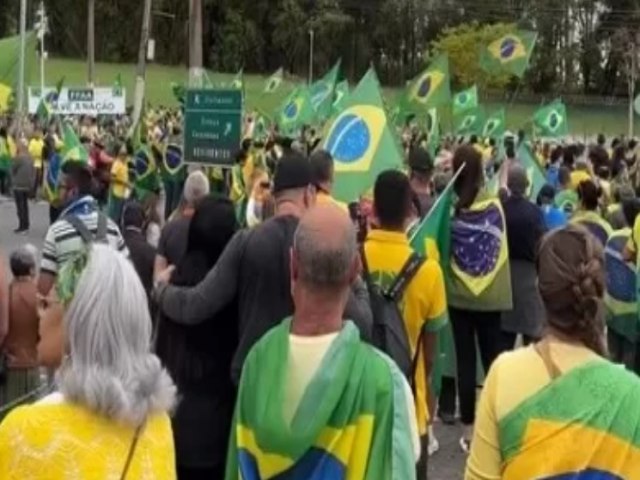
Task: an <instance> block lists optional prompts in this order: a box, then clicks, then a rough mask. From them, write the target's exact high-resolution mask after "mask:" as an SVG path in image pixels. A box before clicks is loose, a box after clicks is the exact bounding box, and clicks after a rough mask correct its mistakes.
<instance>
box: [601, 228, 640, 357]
mask: <svg viewBox="0 0 640 480" xmlns="http://www.w3.org/2000/svg"><path fill="white" fill-rule="evenodd" d="M630 236H631V229H630V228H624V229H622V230H617V231H615V232H613V233H612V234H611V236H610V237H609V239H608V240H607V244H606V246H605V249H604V270H605V275H606V280H607V281H606V286H607V289H606V292H605V296H604V304H605V307H606V312H607V326H608V327H609V328H610V329H611V330H613V331H614V332H616V333H617V334H618V335H620V336H622V337H624V338H626V339H627V340H628V341H629V342H631V343H632V344H634V345H635V343H636V341H637V340H638V320H637V319H638V317H637V312H638V299H637V298H636V271H635V266H634V264H633V263H629V262H627V261H625V259H624V255H623V253H624V249H625V247H626V245H627V242H628V241H629V237H630Z"/></svg>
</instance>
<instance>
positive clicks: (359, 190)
mask: <svg viewBox="0 0 640 480" xmlns="http://www.w3.org/2000/svg"><path fill="white" fill-rule="evenodd" d="M322 148H324V149H325V150H327V151H328V152H330V153H331V155H332V156H333V159H334V162H335V185H334V196H335V197H336V198H337V199H338V200H340V201H342V202H352V201H354V200H357V199H358V197H359V196H360V195H362V194H363V193H365V192H366V191H367V190H368V189H369V188H371V187H372V186H373V184H374V182H375V179H376V177H377V176H378V174H379V173H380V172H382V171H383V170H388V169H390V168H400V167H401V166H402V161H403V156H402V152H401V150H400V148H399V147H398V144H397V143H396V141H395V138H394V134H393V132H392V129H391V126H390V124H389V121H388V119H387V114H386V113H385V110H384V104H383V102H382V95H381V94H380V88H379V82H378V77H377V76H376V72H375V70H374V69H372V68H371V69H369V71H368V72H367V74H366V75H365V76H364V77H363V78H362V80H361V81H360V83H359V84H358V86H357V87H356V89H355V90H354V91H353V92H352V93H351V94H350V95H349V98H348V100H347V101H346V102H345V106H344V109H343V111H342V112H341V113H340V114H339V115H338V116H337V117H335V118H334V119H333V120H332V122H331V123H330V124H329V125H328V129H327V131H326V134H325V135H324V140H323V143H322Z"/></svg>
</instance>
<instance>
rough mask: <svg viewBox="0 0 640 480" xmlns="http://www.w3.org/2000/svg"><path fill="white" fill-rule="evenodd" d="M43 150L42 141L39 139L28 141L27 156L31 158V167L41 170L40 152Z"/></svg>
mask: <svg viewBox="0 0 640 480" xmlns="http://www.w3.org/2000/svg"><path fill="white" fill-rule="evenodd" d="M43 149H44V140H42V139H41V138H32V139H31V140H30V141H29V155H31V158H33V166H34V167H36V168H42V150H43Z"/></svg>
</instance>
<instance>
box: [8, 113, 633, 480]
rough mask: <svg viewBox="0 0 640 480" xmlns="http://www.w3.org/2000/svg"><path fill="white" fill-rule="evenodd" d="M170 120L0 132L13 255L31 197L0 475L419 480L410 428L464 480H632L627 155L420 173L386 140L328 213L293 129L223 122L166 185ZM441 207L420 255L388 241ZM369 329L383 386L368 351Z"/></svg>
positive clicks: (440, 165)
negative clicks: (455, 463) (200, 163)
mask: <svg viewBox="0 0 640 480" xmlns="http://www.w3.org/2000/svg"><path fill="white" fill-rule="evenodd" d="M180 124H181V118H180V113H179V112H176V111H172V110H170V109H162V108H161V109H158V110H156V111H149V112H148V114H147V116H146V119H145V122H144V125H143V128H142V130H143V131H142V132H141V133H136V135H134V136H131V135H129V136H127V133H126V132H128V131H129V130H131V128H130V127H131V125H129V122H128V120H127V118H126V117H125V118H121V119H116V120H115V121H114V120H112V121H102V120H100V121H97V120H95V119H91V118H80V119H79V118H74V119H67V120H65V122H62V123H60V122H58V123H56V124H54V125H52V126H51V127H50V128H47V129H46V132H45V131H43V130H42V129H40V128H39V127H38V126H37V124H36V125H35V126H34V128H31V129H30V130H29V131H28V132H26V133H25V132H23V133H22V134H16V133H15V131H11V129H8V128H7V127H2V128H0V187H1V188H2V189H3V191H2V193H3V194H5V195H8V194H10V193H11V194H12V195H13V197H14V199H15V204H16V211H17V217H18V226H17V228H16V233H18V234H25V233H27V232H28V230H29V228H30V222H29V211H28V208H29V202H30V201H31V200H30V199H33V198H43V199H45V200H47V201H48V202H49V204H50V222H51V223H50V226H49V228H48V231H47V234H46V237H45V238H44V243H43V245H42V249H41V251H40V252H38V251H37V250H36V249H35V248H34V247H31V246H28V245H27V246H23V247H21V248H20V249H18V250H16V251H14V252H7V253H8V256H7V259H6V260H5V259H4V258H2V257H1V256H0V262H2V263H0V345H1V346H2V348H1V353H2V354H1V356H0V418H4V420H3V421H2V423H0V476H2V478H15V479H24V478H35V479H43V480H44V479H62V478H87V479H89V478H91V479H93V478H95V479H106V478H123V479H124V478H129V479H131V478H155V479H173V478H178V479H180V480H185V479H187V480H188V479H218V478H225V479H228V480H231V479H241V478H242V479H245V480H248V479H260V478H264V479H267V478H292V479H293V478H295V479H308V478H317V479H338V478H371V479H381V480H388V479H402V480H405V479H411V478H416V479H426V478H427V476H428V459H429V456H432V455H435V454H437V452H438V450H439V445H438V440H437V428H436V429H435V430H434V427H433V426H434V423H435V422H436V421H437V420H438V419H439V421H440V422H441V426H438V428H446V427H445V426H444V425H449V424H453V423H456V422H458V421H459V422H460V423H461V424H462V427H463V435H462V437H461V438H460V442H459V444H460V447H461V448H462V449H463V450H464V451H465V452H467V453H468V455H469V456H468V462H467V466H466V471H465V472H464V473H463V472H460V476H463V475H464V478H466V479H469V480H495V479H501V478H502V479H518V480H521V479H529V478H531V479H533V478H582V477H580V475H585V477H584V478H629V479H631V478H635V475H637V474H636V473H635V472H637V471H640V453H639V452H640V450H639V449H640V434H638V433H637V430H638V428H637V424H638V423H639V422H640V412H637V413H636V411H635V410H636V406H635V395H636V394H637V393H639V390H640V380H639V379H638V378H637V375H638V374H640V349H639V348H638V328H637V325H638V301H637V291H636V273H637V271H638V268H637V266H636V260H637V258H636V257H637V251H638V245H639V243H638V242H640V216H638V213H640V201H639V200H638V199H637V195H636V191H638V187H640V174H639V173H638V172H639V171H640V170H639V168H638V165H639V163H638V159H637V157H636V153H637V152H636V147H637V145H636V144H635V141H633V140H625V139H623V138H620V139H615V140H613V141H612V142H611V143H610V144H609V145H607V142H606V139H605V138H604V136H599V137H598V138H597V140H596V142H594V144H593V145H582V144H580V143H571V142H558V143H556V144H551V143H543V142H531V141H530V140H529V139H527V138H526V137H525V136H524V135H523V134H518V135H513V136H512V135H507V136H506V137H505V139H504V140H500V141H498V140H491V139H487V140H486V141H483V140H482V139H478V138H476V137H472V138H468V139H453V138H443V139H442V140H441V141H440V142H439V146H438V148H436V149H435V151H431V152H430V151H429V150H430V148H429V147H428V145H427V144H428V143H429V140H430V139H429V138H428V136H425V135H421V134H416V132H415V131H412V130H415V127H413V126H409V127H407V128H406V129H405V130H404V131H401V132H399V137H400V138H401V139H403V141H404V151H405V157H406V158H405V167H404V169H403V170H388V171H383V172H381V173H379V175H377V177H376V178H375V180H374V181H373V183H372V185H371V190H370V191H369V192H366V193H364V194H363V195H362V197H361V198H359V199H357V201H354V202H352V203H350V204H345V203H342V202H341V201H339V200H337V199H335V198H334V197H333V195H332V188H333V184H334V179H335V175H336V173H335V171H334V161H333V158H332V156H331V153H330V152H327V151H324V150H320V149H318V138H317V135H316V132H315V131H313V130H311V129H304V130H303V132H302V133H301V135H300V136H299V137H298V138H285V137H282V136H279V135H278V133H277V132H276V131H271V132H266V133H264V136H263V137H260V136H256V135H254V132H253V129H254V126H253V124H252V120H251V116H249V117H248V118H247V121H246V122H245V126H246V128H245V134H246V138H245V140H244V141H243V142H242V145H241V146H240V148H239V150H238V153H237V155H236V157H235V160H236V163H235V165H234V166H233V168H232V169H230V170H224V171H223V170H221V169H217V168H200V167H195V166H190V167H187V166H186V165H185V164H184V162H183V161H182V158H181V156H182V152H181V148H180V145H181V144H182V140H181V138H180V135H181V132H180ZM417 133H419V132H417ZM74 135H75V136H77V139H78V142H77V143H76V142H75V140H74V138H75V137H74ZM136 137H137V138H136ZM522 145H526V146H527V147H528V148H529V149H530V150H531V151H532V152H533V153H534V155H535V157H536V160H537V162H538V163H539V165H538V167H539V168H540V171H542V172H544V177H545V182H546V184H545V185H544V186H539V188H537V190H539V191H532V188H533V184H532V178H531V172H530V168H528V167H527V166H526V165H523V163H522V161H521V158H519V155H520V153H519V152H520V147H521V146H522ZM492 185H493V186H494V187H495V188H494V187H492ZM448 186H451V188H452V189H453V192H454V201H453V205H452V209H451V224H450V231H448V232H447V238H448V239H449V240H450V245H449V248H448V249H447V251H448V253H447V257H446V258H444V257H440V256H439V254H433V252H431V251H430V252H429V255H428V258H425V257H423V256H421V255H419V254H418V253H417V252H415V251H414V249H413V248H412V244H411V242H410V237H411V232H413V231H415V230H416V229H417V228H420V225H421V223H422V221H423V220H425V219H427V220H428V219H429V215H430V213H431V212H432V211H433V210H434V209H435V205H437V204H438V201H439V199H440V196H442V195H444V193H443V192H445V191H446V190H447V187H448ZM162 197H164V200H165V201H164V203H163V202H161V201H160V200H161V198H162ZM438 247H443V245H438ZM436 250H438V249H436ZM439 251H440V252H441V251H445V250H444V249H442V248H440V249H439ZM38 258H39V260H38ZM9 278H10V279H11V280H10V281H9ZM396 315H397V317H398V318H399V322H400V325H401V330H402V332H401V335H400V336H401V337H406V347H405V348H406V349H407V351H406V357H407V358H408V361H409V366H408V368H407V365H405V364H403V362H402V361H400V358H399V356H398V350H397V349H391V348H390V347H389V345H390V343H389V342H388V341H387V342H381V340H380V339H381V338H383V337H385V335H386V337H385V338H388V335H389V331H391V330H392V329H393V326H394V323H393V322H394V318H396ZM616 363H620V364H623V365H624V368H623V367H621V366H618V365H616ZM480 386H481V387H482V391H481V394H480V397H479V399H477V392H478V387H480ZM570 475H573V476H572V477H569V476H570ZM586 475H593V477H587V476H586ZM598 475H601V476H598Z"/></svg>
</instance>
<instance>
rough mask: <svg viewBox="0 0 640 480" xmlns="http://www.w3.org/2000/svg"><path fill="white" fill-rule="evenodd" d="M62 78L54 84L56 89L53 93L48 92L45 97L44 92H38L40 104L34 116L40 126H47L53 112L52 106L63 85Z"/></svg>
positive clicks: (58, 96)
mask: <svg viewBox="0 0 640 480" xmlns="http://www.w3.org/2000/svg"><path fill="white" fill-rule="evenodd" d="M64 78H65V77H62V78H60V80H58V83H56V88H55V90H54V91H53V92H49V93H47V94H46V95H45V92H40V102H39V103H38V109H37V110H36V116H37V117H38V120H39V121H40V124H41V125H43V126H44V125H47V124H48V123H49V120H50V119H51V116H52V112H53V105H54V103H56V102H57V101H58V99H59V98H60V92H61V91H62V86H63V85H64Z"/></svg>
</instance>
